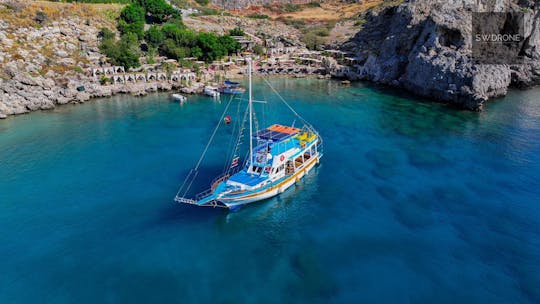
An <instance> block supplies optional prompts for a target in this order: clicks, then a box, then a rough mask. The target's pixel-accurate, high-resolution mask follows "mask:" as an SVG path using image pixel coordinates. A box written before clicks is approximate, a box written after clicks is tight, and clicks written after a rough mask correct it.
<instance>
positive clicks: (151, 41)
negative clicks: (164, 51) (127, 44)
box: [144, 25, 165, 48]
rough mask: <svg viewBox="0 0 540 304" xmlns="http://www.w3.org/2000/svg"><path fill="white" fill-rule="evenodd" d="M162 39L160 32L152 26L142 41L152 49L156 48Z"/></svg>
mask: <svg viewBox="0 0 540 304" xmlns="http://www.w3.org/2000/svg"><path fill="white" fill-rule="evenodd" d="M164 39H165V36H164V35H163V33H162V32H161V30H160V29H159V28H158V27H157V26H155V25H152V26H151V27H150V28H149V29H148V30H147V31H146V32H145V33H144V40H146V42H147V43H148V45H149V46H151V47H153V48H156V47H158V46H159V45H160V44H161V43H162V42H163V40H164Z"/></svg>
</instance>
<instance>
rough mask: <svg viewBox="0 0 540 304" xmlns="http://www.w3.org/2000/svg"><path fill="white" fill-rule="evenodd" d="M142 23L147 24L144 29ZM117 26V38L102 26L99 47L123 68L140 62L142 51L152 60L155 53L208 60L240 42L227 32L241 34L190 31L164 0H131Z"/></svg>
mask: <svg viewBox="0 0 540 304" xmlns="http://www.w3.org/2000/svg"><path fill="white" fill-rule="evenodd" d="M145 24H150V26H149V27H148V29H147V30H146V31H145V30H144V28H145ZM117 29H118V31H119V32H120V34H121V36H120V39H117V37H116V35H115V34H114V32H112V31H111V30H110V29H106V28H104V29H102V30H101V32H100V35H99V36H100V39H101V42H100V46H99V47H100V50H101V52H103V54H105V55H106V56H107V57H108V58H109V59H110V61H111V63H113V64H115V65H122V66H124V67H126V68H134V67H138V66H140V62H139V58H140V57H141V56H144V55H145V56H146V57H147V58H148V60H147V61H150V62H153V59H152V58H153V57H154V55H156V54H159V55H162V56H165V57H167V58H170V59H175V60H178V61H183V60H184V59H185V58H188V57H196V58H197V59H199V60H203V61H205V62H212V61H214V60H217V59H220V58H222V57H223V56H226V55H229V54H233V53H236V52H238V51H239V50H240V45H239V44H238V43H237V42H236V40H234V39H233V38H232V37H231V35H236V36H242V35H244V32H243V31H242V30H241V29H239V28H237V29H233V30H232V31H231V32H230V34H229V35H221V36H220V35H216V34H214V33H197V32H195V31H192V30H190V29H188V28H187V27H186V26H185V25H184V23H183V21H182V16H181V15H180V13H179V12H178V11H177V10H176V9H174V8H173V7H172V6H171V5H170V4H168V3H167V2H166V1H164V0H135V1H133V3H132V4H129V5H127V6H125V7H124V9H122V11H121V12H120V16H119V18H118V26H117Z"/></svg>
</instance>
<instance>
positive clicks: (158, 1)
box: [137, 0, 181, 23]
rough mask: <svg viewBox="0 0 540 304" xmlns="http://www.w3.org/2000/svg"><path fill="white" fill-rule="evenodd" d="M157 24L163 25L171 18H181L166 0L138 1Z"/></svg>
mask: <svg viewBox="0 0 540 304" xmlns="http://www.w3.org/2000/svg"><path fill="white" fill-rule="evenodd" d="M137 3H138V4H139V5H140V6H142V7H144V9H145V10H146V13H147V14H149V15H150V16H151V17H152V18H153V19H154V21H155V22H157V23H163V22H165V21H166V20H167V19H169V18H179V17H181V15H180V13H178V11H177V10H176V9H174V8H173V7H172V6H171V5H170V4H168V3H167V2H166V1H165V0H137Z"/></svg>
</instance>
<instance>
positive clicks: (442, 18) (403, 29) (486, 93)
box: [343, 0, 540, 110]
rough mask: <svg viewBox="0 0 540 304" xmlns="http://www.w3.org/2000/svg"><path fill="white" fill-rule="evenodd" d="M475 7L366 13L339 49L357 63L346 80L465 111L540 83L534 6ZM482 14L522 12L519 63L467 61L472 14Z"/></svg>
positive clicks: (539, 27)
mask: <svg viewBox="0 0 540 304" xmlns="http://www.w3.org/2000/svg"><path fill="white" fill-rule="evenodd" d="M477 2H478V3H480V4H483V3H484V2H487V1H468V0H463V1H437V0H416V1H410V2H407V3H404V4H401V5H398V6H394V7H389V8H386V9H384V10H382V11H379V12H374V13H370V14H368V16H367V20H366V23H365V24H364V26H363V28H362V29H361V30H360V31H359V32H358V34H357V35H356V36H355V37H354V38H353V39H352V40H351V41H349V42H347V43H346V44H345V45H343V48H344V49H346V50H349V51H352V52H354V53H355V54H356V55H357V57H358V60H359V63H360V64H359V67H358V71H357V72H356V73H353V74H352V75H351V76H352V77H353V78H359V79H367V80H371V81H374V82H378V83H382V84H387V85H392V86H397V87H402V88H405V89H407V90H409V91H411V92H413V93H415V94H418V95H421V96H424V97H428V98H432V99H436V100H439V101H443V102H449V103H453V104H456V105H459V106H461V107H463V108H467V109H471V110H479V109H481V107H482V104H483V103H484V102H485V101H486V100H488V99H490V98H494V97H498V96H503V95H505V94H506V93H507V90H508V88H510V87H519V88H527V87H531V86H534V85H538V84H540V20H539V19H540V10H539V6H540V4H539V3H537V2H535V1H526V0H520V1H509V2H504V1H503V2H504V3H507V4H509V5H508V6H507V7H504V6H501V7H488V6H487V4H486V3H484V5H483V6H482V5H478V3H477ZM497 3H498V2H497ZM484 6H486V7H484ZM483 9H486V10H488V9H489V11H507V10H521V11H526V12H527V13H526V14H525V17H524V18H525V21H524V24H525V33H524V35H525V39H524V42H523V43H522V44H521V45H520V47H521V50H520V52H521V53H522V54H524V58H525V60H524V62H523V64H492V65H485V64H475V63H474V62H473V61H472V58H471V54H472V25H471V19H472V12H474V11H479V10H480V11H481V10H483Z"/></svg>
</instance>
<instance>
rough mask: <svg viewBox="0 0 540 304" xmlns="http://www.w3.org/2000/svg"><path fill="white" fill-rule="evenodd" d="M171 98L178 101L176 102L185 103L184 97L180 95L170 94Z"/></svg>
mask: <svg viewBox="0 0 540 304" xmlns="http://www.w3.org/2000/svg"><path fill="white" fill-rule="evenodd" d="M171 98H172V99H174V100H176V101H178V102H181V103H183V102H186V101H187V98H186V96H184V95H182V94H178V93H174V94H171Z"/></svg>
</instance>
